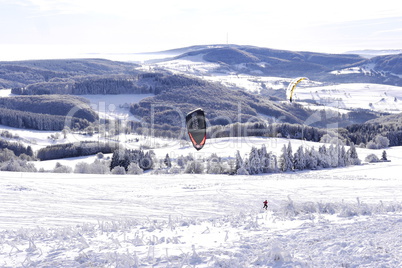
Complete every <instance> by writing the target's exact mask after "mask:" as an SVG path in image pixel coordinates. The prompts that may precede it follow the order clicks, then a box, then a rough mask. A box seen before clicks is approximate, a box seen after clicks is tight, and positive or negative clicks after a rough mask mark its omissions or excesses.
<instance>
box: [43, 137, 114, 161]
mask: <svg viewBox="0 0 402 268" xmlns="http://www.w3.org/2000/svg"><path fill="white" fill-rule="evenodd" d="M118 146H119V145H118V144H117V143H99V142H94V141H89V142H79V143H66V144H57V145H50V146H46V147H45V148H42V149H39V151H38V152H37V154H36V157H37V158H38V159H40V160H41V161H43V160H52V159H62V158H69V157H78V156H86V155H93V154H97V153H99V152H101V153H106V154H108V153H112V152H113V151H114V150H116V149H117V148H118Z"/></svg>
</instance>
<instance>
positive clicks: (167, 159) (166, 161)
mask: <svg viewBox="0 0 402 268" xmlns="http://www.w3.org/2000/svg"><path fill="white" fill-rule="evenodd" d="M163 163H164V164H165V165H166V167H168V168H171V167H172V161H171V160H170V157H169V154H166V156H165V159H164V160H163Z"/></svg>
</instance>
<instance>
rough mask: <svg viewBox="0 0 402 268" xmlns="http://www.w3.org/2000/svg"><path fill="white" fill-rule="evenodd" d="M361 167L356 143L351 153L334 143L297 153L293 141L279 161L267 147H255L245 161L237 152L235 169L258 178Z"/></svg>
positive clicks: (285, 148)
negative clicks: (260, 176) (280, 173)
mask: <svg viewBox="0 0 402 268" xmlns="http://www.w3.org/2000/svg"><path fill="white" fill-rule="evenodd" d="M360 164H361V160H360V159H359V157H358V155H357V151H356V148H355V146H354V144H351V146H350V148H349V149H348V150H346V149H345V146H344V145H340V144H336V145H334V144H331V145H330V146H329V147H328V148H327V146H326V145H322V146H320V147H319V148H318V150H316V149H315V148H314V147H311V148H304V147H303V146H299V148H298V149H297V151H296V152H295V153H293V149H292V144H291V143H290V142H289V144H288V145H287V146H286V145H284V146H283V148H282V153H281V155H280V156H279V159H278V158H277V156H276V155H274V154H273V153H272V152H268V151H267V149H266V147H265V146H264V145H263V146H262V147H261V148H260V149H257V148H256V147H252V148H251V151H250V153H249V156H248V157H246V158H242V157H241V156H240V153H239V152H237V154H236V168H235V170H236V174H238V175H255V174H262V173H277V172H287V171H296V170H306V169H308V170H315V169H323V168H337V167H346V166H350V165H360Z"/></svg>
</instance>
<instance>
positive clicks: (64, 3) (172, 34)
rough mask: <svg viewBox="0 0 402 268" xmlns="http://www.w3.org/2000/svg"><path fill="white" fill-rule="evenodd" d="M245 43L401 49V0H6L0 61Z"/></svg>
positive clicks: (1, 11) (1, 1)
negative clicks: (399, 0)
mask: <svg viewBox="0 0 402 268" xmlns="http://www.w3.org/2000/svg"><path fill="white" fill-rule="evenodd" d="M227 42H229V43H231V44H240V45H254V46H261V47H269V48H278V49H288V50H297V51H300V50H303V51H306V50H307V51H317V52H335V53H341V52H345V51H349V50H356V49H402V5H401V4H400V3H399V2H398V1H396V0H393V1H391V0H381V1H360V0H357V1H356V0H347V1H345V0H337V1H322V0H320V1H315V0H313V1H309V0H304V1H300V0H297V1H286V0H280V1H279V0H276V1H271V0H261V1H260V0H241V1H237V0H230V1H226V0H224V1H219V0H213V1H212V0H203V1H191V0H141V1H137V0H108V1H103V0H0V60H10V59H24V58H54V57H56V58H64V57H70V56H76V55H78V54H80V53H81V54H83V53H134V52H147V51H160V50H166V49H172V48H179V47H185V46H191V45H203V44H225V43H227Z"/></svg>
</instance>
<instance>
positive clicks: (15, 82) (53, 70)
mask: <svg viewBox="0 0 402 268" xmlns="http://www.w3.org/2000/svg"><path fill="white" fill-rule="evenodd" d="M136 67H138V65H136V64H133V63H126V62H116V61H110V60H104V59H60V60H29V61H9V62H5V61H2V62H0V88H13V87H25V86H27V85H29V84H35V83H40V82H52V81H54V82H57V81H60V80H62V81H63V80H68V79H71V78H74V77H83V76H94V75H95V76H98V75H113V74H127V75H133V74H137V72H136V71H135V68H136Z"/></svg>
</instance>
